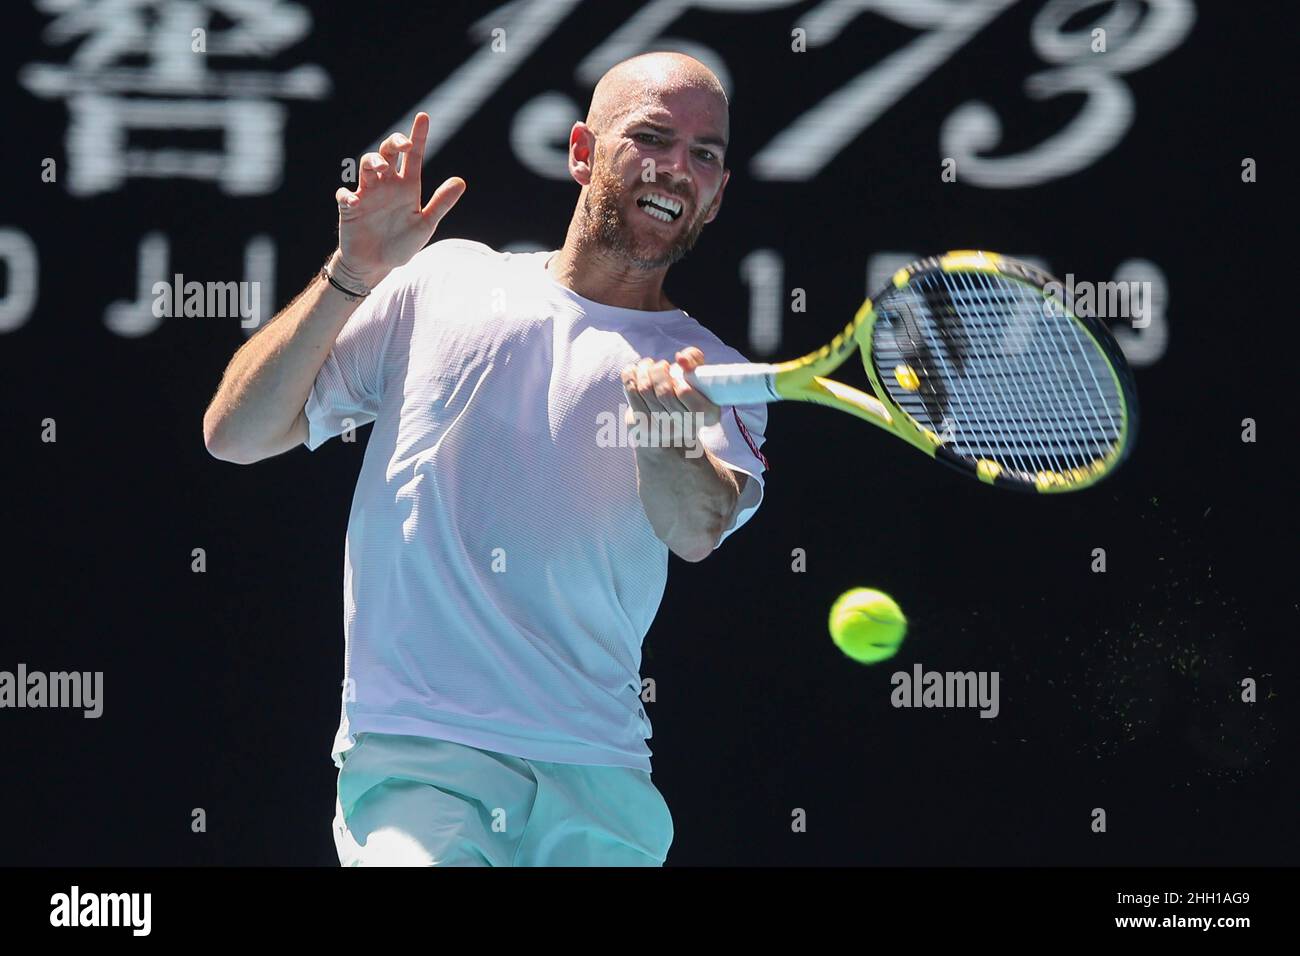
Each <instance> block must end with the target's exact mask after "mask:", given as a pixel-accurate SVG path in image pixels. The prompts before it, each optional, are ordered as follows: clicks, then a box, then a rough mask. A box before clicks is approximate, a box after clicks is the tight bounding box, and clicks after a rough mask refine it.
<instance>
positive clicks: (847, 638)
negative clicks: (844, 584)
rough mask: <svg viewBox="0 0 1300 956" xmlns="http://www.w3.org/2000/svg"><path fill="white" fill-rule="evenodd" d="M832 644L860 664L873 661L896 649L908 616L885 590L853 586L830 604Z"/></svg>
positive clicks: (874, 662) (905, 632)
mask: <svg viewBox="0 0 1300 956" xmlns="http://www.w3.org/2000/svg"><path fill="white" fill-rule="evenodd" d="M830 627H831V638H832V639H833V640H834V641H835V646H836V647H838V648H839V649H840V650H842V651H843V652H844V653H845V654H847V655H848V656H849V657H851V658H853V659H854V660H855V661H858V662H859V663H861V664H876V663H879V662H880V661H883V660H888V659H889V658H891V657H893V656H894V655H895V654H896V653H897V652H898V646H899V645H900V644H902V643H903V637H904V635H906V634H907V618H906V617H905V616H904V615H903V609H902V608H900V607H899V606H898V602H897V601H895V600H894V599H893V598H891V597H890V596H889V595H888V594H886V593H885V592H884V591H876V590H873V589H872V588H853V589H852V590H851V591H845V592H844V593H843V594H841V595H840V596H839V598H838V599H836V601H835V604H834V605H833V606H832V607H831V620H830Z"/></svg>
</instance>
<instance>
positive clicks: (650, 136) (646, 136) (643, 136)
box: [632, 133, 660, 144]
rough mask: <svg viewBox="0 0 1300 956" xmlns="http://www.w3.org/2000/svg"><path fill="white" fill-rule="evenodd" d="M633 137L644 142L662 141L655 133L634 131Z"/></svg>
mask: <svg viewBox="0 0 1300 956" xmlns="http://www.w3.org/2000/svg"><path fill="white" fill-rule="evenodd" d="M632 138H633V139H635V140H639V141H640V142H642V143H651V144H654V143H658V142H660V140H659V137H658V136H656V135H655V134H654V133H634V134H633V136H632Z"/></svg>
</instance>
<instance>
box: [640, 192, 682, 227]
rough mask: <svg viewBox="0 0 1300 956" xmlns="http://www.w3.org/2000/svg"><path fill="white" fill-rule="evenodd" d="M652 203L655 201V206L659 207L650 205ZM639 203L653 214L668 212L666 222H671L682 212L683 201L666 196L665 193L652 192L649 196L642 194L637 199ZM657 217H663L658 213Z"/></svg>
mask: <svg viewBox="0 0 1300 956" xmlns="http://www.w3.org/2000/svg"><path fill="white" fill-rule="evenodd" d="M650 203H654V206H657V207H658V208H657V209H656V208H653V207H652V206H650V205H649V204H650ZM637 204H638V205H640V206H641V208H642V209H644V210H646V212H649V213H651V214H652V215H654V214H655V213H659V212H666V213H668V214H669V215H668V216H667V218H666V219H664V221H665V222H671V221H672V220H674V219H676V218H677V217H678V216H680V215H681V214H682V204H681V201H680V200H678V199H674V198H673V197H672V196H665V195H664V194H663V193H650V194H649V195H648V196H642V197H641V198H640V199H638V200H637ZM655 218H656V219H659V218H661V217H660V216H657V215H656V216H655Z"/></svg>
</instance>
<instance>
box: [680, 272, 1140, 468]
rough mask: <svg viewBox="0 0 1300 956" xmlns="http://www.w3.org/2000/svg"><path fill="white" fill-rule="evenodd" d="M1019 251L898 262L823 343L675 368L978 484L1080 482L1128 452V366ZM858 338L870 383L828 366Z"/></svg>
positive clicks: (854, 347) (1098, 327) (700, 382)
mask: <svg viewBox="0 0 1300 956" xmlns="http://www.w3.org/2000/svg"><path fill="white" fill-rule="evenodd" d="M1054 282H1055V280H1054V279H1053V278H1052V277H1051V276H1050V275H1048V274H1047V273H1045V272H1043V271H1041V270H1039V269H1036V268H1034V267H1033V266H1031V265H1029V264H1028V263H1025V262H1020V261H1018V260H1016V259H1011V258H1008V257H1006V256H1001V255H998V254H997V253H993V252H977V251H959V252H949V253H945V254H944V255H941V256H934V257H931V258H928V259H922V260H921V261H919V262H914V263H912V264H911V265H909V266H905V267H904V268H902V269H899V270H898V272H896V273H894V276H893V281H892V282H891V283H890V285H889V286H888V287H886V288H885V289H883V290H881V291H880V292H879V293H878V294H877V295H875V296H873V297H872V298H870V299H867V300H866V301H865V302H863V303H862V307H861V308H860V309H858V312H857V314H856V315H855V316H854V317H853V321H852V322H850V323H849V324H848V325H847V326H845V328H844V331H843V332H841V333H840V334H839V335H837V336H835V338H834V339H832V340H831V342H830V344H829V345H826V346H823V347H822V348H820V349H818V350H817V351H816V352H812V353H810V354H808V355H805V356H803V357H802V358H797V359H793V360H791V361H789V362H781V363H779V364H775V365H772V364H757V363H755V364H729V365H701V366H700V367H698V368H696V369H695V370H694V371H691V372H683V370H682V369H681V367H680V366H678V365H673V366H672V367H671V368H672V372H673V374H674V375H675V376H676V377H677V378H679V379H683V380H685V381H686V382H687V383H689V384H690V385H691V386H692V387H694V388H696V389H698V390H699V391H700V392H701V393H702V394H703V395H704V396H705V397H707V398H708V399H709V400H710V401H711V402H713V403H714V404H715V405H754V404H760V403H765V402H777V401H802V402H816V403H817V404H819V405H826V406H829V407H830V408H835V409H839V410H840V411H842V412H848V413H849V414H850V415H856V416H857V417H858V418H863V419H866V420H867V421H869V422H871V423H872V424H873V425H879V426H880V427H881V428H884V429H885V430H886V431H889V432H892V433H893V434H894V435H897V436H898V437H899V438H901V439H903V440H904V441H906V442H907V443H908V444H910V445H912V446H913V447H915V448H918V449H920V450H921V451H923V452H925V453H926V454H927V455H929V456H930V457H932V458H936V459H938V460H939V461H942V462H944V463H945V464H948V465H951V466H953V467H955V468H957V469H958V470H960V471H962V472H965V473H966V474H968V475H972V476H974V477H976V478H978V479H979V480H980V481H983V482H985V483H987V484H991V485H995V486H997V487H1001V488H1012V489H1018V490H1023V491H1030V492H1041V493H1053V492H1063V491H1075V490H1078V489H1080V488H1086V487H1088V486H1089V485H1092V484H1095V483H1096V482H1098V481H1100V480H1101V479H1102V478H1104V477H1106V476H1107V475H1109V474H1110V473H1111V472H1113V471H1114V470H1115V469H1116V468H1118V467H1119V465H1120V464H1121V463H1122V462H1123V461H1124V459H1125V457H1126V456H1127V454H1128V452H1129V450H1130V449H1131V448H1132V447H1133V441H1134V438H1135V436H1136V434H1137V392H1136V389H1135V388H1134V385H1133V374H1132V372H1131V371H1130V369H1129V367H1128V363H1127V362H1126V361H1125V360H1124V355H1123V353H1122V352H1121V351H1120V348H1119V346H1118V344H1117V343H1116V342H1115V339H1114V338H1113V337H1112V336H1111V334H1110V331H1109V330H1108V329H1107V328H1106V327H1105V326H1104V325H1103V324H1102V323H1101V322H1099V321H1097V320H1095V319H1090V318H1081V317H1079V316H1076V315H1074V314H1073V313H1072V312H1071V310H1070V309H1069V308H1068V307H1067V306H1066V305H1065V303H1063V302H1062V301H1061V300H1060V297H1059V295H1057V294H1056V293H1055V289H1059V288H1060V285H1059V284H1056V285H1055V287H1054V288H1052V287H1050V286H1049V284H1051V283H1054ZM854 351H860V352H861V355H862V364H863V366H864V368H865V369H866V372H867V377H868V378H869V379H870V381H871V388H872V390H873V391H874V392H875V395H868V394H866V393H865V392H862V391H860V390H858V389H856V388H853V387H851V386H849V385H845V384H843V383H841V382H836V381H834V380H832V379H829V378H826V376H827V375H829V374H830V373H831V372H833V371H835V369H837V368H839V366H840V365H842V364H843V363H844V362H845V360H846V359H848V357H849V356H850V355H852V354H853V352H854Z"/></svg>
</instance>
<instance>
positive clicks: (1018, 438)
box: [872, 272, 1123, 476]
mask: <svg viewBox="0 0 1300 956" xmlns="http://www.w3.org/2000/svg"><path fill="white" fill-rule="evenodd" d="M877 313H878V315H879V318H878V320H877V323H876V327H875V334H874V338H873V348H872V351H873V354H874V356H875V358H876V362H877V366H878V368H880V369H881V370H882V371H881V380H882V383H883V384H884V385H885V387H886V388H887V389H888V390H889V393H890V397H891V398H893V399H894V401H895V402H896V403H897V404H898V405H899V406H900V407H901V408H902V409H903V410H904V411H906V412H907V413H908V414H909V415H911V416H912V417H913V418H914V419H916V420H917V421H918V422H919V423H920V424H922V425H923V426H924V427H926V428H929V429H930V430H931V431H933V432H935V433H936V434H938V435H939V436H940V437H941V438H942V439H943V440H944V441H945V444H946V445H947V447H948V448H949V449H950V450H951V451H953V452H955V453H957V454H959V455H962V456H964V457H967V458H970V459H987V460H991V461H994V462H996V463H997V464H998V465H999V466H1001V467H1003V468H1009V469H1014V470H1015V471H1018V472H1020V473H1022V475H1024V476H1033V475H1035V474H1037V473H1039V472H1043V471H1050V472H1057V473H1059V472H1065V471H1070V470H1072V469H1076V468H1077V469H1084V470H1087V469H1088V468H1090V467H1091V466H1092V464H1093V463H1094V462H1095V461H1097V460H1098V459H1104V458H1105V457H1106V456H1107V455H1108V454H1109V453H1111V452H1112V451H1113V450H1114V449H1115V448H1116V447H1117V446H1118V444H1119V440H1120V436H1121V434H1122V427H1123V426H1122V420H1121V419H1122V416H1121V413H1120V411H1119V409H1120V407H1121V398H1120V396H1119V393H1118V390H1117V388H1116V387H1115V384H1114V381H1113V379H1112V377H1111V375H1110V372H1109V366H1108V364H1107V362H1106V360H1105V358H1104V357H1103V356H1102V355H1101V354H1100V353H1099V351H1098V349H1097V346H1096V344H1095V343H1094V342H1093V341H1092V339H1091V337H1090V336H1089V335H1088V334H1087V332H1086V331H1085V330H1084V329H1083V328H1082V327H1081V326H1080V325H1079V323H1078V322H1076V321H1074V320H1073V319H1072V318H1071V317H1069V316H1067V315H1065V314H1063V313H1061V314H1056V315H1052V314H1048V313H1046V312H1045V310H1044V299H1043V297H1042V295H1041V292H1040V291H1039V290H1038V289H1037V288H1035V287H1033V286H1029V285H1026V284H1025V283H1021V282H1016V281H1013V280H1009V279H1005V278H1002V277H1000V276H996V275H990V274H987V273H966V272H951V273H930V274H927V275H920V276H917V277H915V278H914V279H913V280H912V282H910V283H909V284H908V285H907V286H905V287H904V288H903V289H902V290H898V291H897V292H896V294H891V295H889V296H886V297H885V298H884V299H883V300H882V301H881V302H879V303H877ZM898 365H903V366H906V367H909V368H911V369H912V370H913V371H914V372H915V373H916V374H917V378H918V384H917V387H915V388H913V389H911V390H909V389H907V388H904V387H903V386H902V385H901V384H900V383H897V382H895V381H894V380H893V377H892V375H891V374H890V372H891V371H892V369H893V368H894V367H895V366H898Z"/></svg>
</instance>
